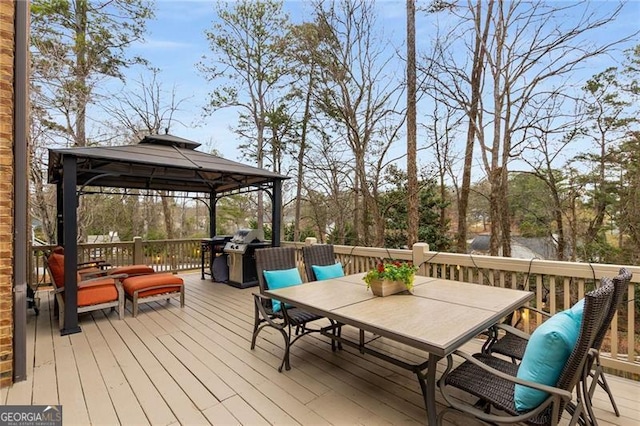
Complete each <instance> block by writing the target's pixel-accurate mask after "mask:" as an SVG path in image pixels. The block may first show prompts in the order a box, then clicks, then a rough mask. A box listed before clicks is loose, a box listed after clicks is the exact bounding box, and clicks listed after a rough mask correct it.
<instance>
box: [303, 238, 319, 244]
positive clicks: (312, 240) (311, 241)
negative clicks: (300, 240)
mask: <svg viewBox="0 0 640 426" xmlns="http://www.w3.org/2000/svg"><path fill="white" fill-rule="evenodd" d="M314 244H318V239H317V238H316V237H307V238H305V239H304V245H305V246H312V245H314Z"/></svg>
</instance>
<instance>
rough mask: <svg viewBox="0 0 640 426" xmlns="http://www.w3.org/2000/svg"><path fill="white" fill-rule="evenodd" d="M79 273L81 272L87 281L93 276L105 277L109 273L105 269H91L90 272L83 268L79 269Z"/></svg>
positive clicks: (81, 275) (83, 279) (83, 278)
mask: <svg viewBox="0 0 640 426" xmlns="http://www.w3.org/2000/svg"><path fill="white" fill-rule="evenodd" d="M78 273H79V274H80V277H81V278H82V281H86V280H89V279H92V278H98V277H104V276H106V275H107V271H104V270H99V271H94V270H91V271H89V272H82V269H78Z"/></svg>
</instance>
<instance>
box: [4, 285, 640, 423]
mask: <svg viewBox="0 0 640 426" xmlns="http://www.w3.org/2000/svg"><path fill="white" fill-rule="evenodd" d="M182 276H183V278H184V279H185V281H186V283H187V284H186V306H185V307H184V308H180V307H179V304H178V301H177V300H175V299H174V300H171V302H170V303H167V302H166V301H157V302H152V303H149V304H146V305H142V306H141V309H140V312H139V314H138V316H137V317H136V318H132V317H131V306H130V305H128V306H127V312H126V318H125V319H124V320H119V319H118V318H117V315H115V313H114V312H110V311H109V310H104V311H98V312H93V313H90V314H84V315H81V316H80V326H81V327H82V330H83V332H82V333H80V334H74V335H71V336H60V335H59V332H58V327H57V325H58V323H57V319H56V318H53V312H52V310H53V299H52V298H51V297H50V296H49V294H48V293H43V292H41V293H40V297H41V298H42V305H41V308H42V309H41V314H40V316H38V317H36V316H34V315H32V314H30V315H29V316H28V321H27V355H28V357H29V359H28V363H27V373H28V375H27V380H25V381H23V382H20V383H16V384H14V385H13V386H11V387H10V388H8V389H6V390H3V391H2V393H1V394H0V402H1V403H3V404H4V403H6V404H57V403H61V404H63V405H64V408H63V417H64V423H65V425H67V424H69V425H75V424H78V425H85V424H124V425H129V424H131V425H142V424H153V425H171V424H185V425H187V424H188V425H191V424H213V425H237V424H242V425H269V424H284V425H330V424H334V425H347V424H363V425H365V424H376V425H378V424H423V423H424V421H425V411H424V405H423V400H422V395H421V393H420V388H419V385H418V383H417V380H416V379H415V377H414V375H413V374H412V373H410V372H407V371H405V370H403V369H401V368H399V367H396V366H394V365H391V364H388V363H386V362H384V361H382V360H379V359H376V358H373V357H371V356H367V355H364V356H363V355H361V354H360V353H358V352H357V350H355V349H353V348H349V347H345V348H344V349H343V350H341V351H337V352H332V351H331V345H329V344H328V342H327V340H326V338H324V337H322V336H319V335H310V336H305V337H304V338H302V339H301V340H300V341H298V342H296V344H295V345H294V346H293V347H292V349H291V366H292V369H291V370H290V371H285V372H283V373H278V371H277V367H278V366H279V365H280V362H281V359H282V358H281V357H282V354H283V342H282V336H281V335H280V334H279V333H278V332H277V331H274V330H273V329H265V330H263V331H262V332H261V333H260V335H259V336H258V339H257V345H256V348H255V350H251V349H250V344H251V333H252V330H253V314H254V307H253V298H252V296H251V293H252V292H254V291H256V288H250V289H244V290H241V289H236V288H233V287H230V286H227V285H225V284H220V283H213V282H211V281H209V280H200V274H199V273H194V274H185V275H182ZM357 333H358V332H357V330H355V329H353V328H350V327H344V329H343V335H345V336H349V337H351V338H357ZM367 337H368V338H370V337H373V336H371V335H367ZM371 345H372V346H373V347H375V348H376V349H377V350H380V351H382V352H384V353H387V354H390V355H393V356H396V357H401V358H403V359H405V360H407V361H408V362H413V363H415V362H419V361H421V360H424V359H425V357H426V354H425V353H424V352H422V351H419V350H416V349H412V348H409V347H406V346H405V345H402V344H400V343H397V342H392V341H389V340H387V339H382V338H381V339H378V340H376V341H375V342H373V343H372V344H371ZM480 345H481V341H472V342H470V343H469V344H467V345H465V348H464V349H465V350H467V351H468V352H473V351H477V350H478V349H479V348H480ZM444 367H445V365H444V363H443V362H441V363H440V364H439V365H438V371H439V372H442V371H443V370H444ZM607 377H608V380H609V383H610V385H611V387H612V389H613V392H614V395H615V398H616V401H617V403H618V406H619V408H620V411H621V412H622V417H620V418H616V417H615V415H614V414H613V412H612V410H611V407H610V404H609V399H608V397H607V396H606V394H604V392H602V391H601V390H600V389H598V391H597V393H596V396H595V405H596V408H595V411H596V415H597V416H598V419H599V423H600V424H601V425H618V426H630V425H638V424H639V422H638V420H637V419H639V418H640V410H639V408H638V406H639V405H640V404H639V403H640V383H638V382H637V381H631V380H627V379H623V378H619V377H615V376H611V375H608V376H607ZM442 402H443V401H442V399H441V397H440V395H439V394H438V409H439V410H442V409H443V405H442ZM445 424H447V425H468V424H476V423H474V422H472V421H471V419H469V418H468V417H464V416H462V415H460V414H457V413H449V414H447V416H446V417H445Z"/></svg>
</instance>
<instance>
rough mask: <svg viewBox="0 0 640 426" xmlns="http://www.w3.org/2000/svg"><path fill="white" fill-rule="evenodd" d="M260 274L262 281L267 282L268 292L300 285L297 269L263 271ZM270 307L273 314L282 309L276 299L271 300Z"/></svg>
mask: <svg viewBox="0 0 640 426" xmlns="http://www.w3.org/2000/svg"><path fill="white" fill-rule="evenodd" d="M262 274H263V275H264V280H265V281H266V282H267V288H268V289H269V290H277V289H279V288H285V287H292V286H294V285H298V284H302V278H301V277H300V271H298V268H291V269H280V270H277V271H263V272H262ZM271 307H272V309H273V312H278V311H280V309H282V306H281V303H280V301H279V300H276V299H271Z"/></svg>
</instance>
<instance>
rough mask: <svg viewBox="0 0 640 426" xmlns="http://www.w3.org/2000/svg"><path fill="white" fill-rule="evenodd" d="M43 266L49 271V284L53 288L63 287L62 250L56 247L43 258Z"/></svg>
mask: <svg viewBox="0 0 640 426" xmlns="http://www.w3.org/2000/svg"><path fill="white" fill-rule="evenodd" d="M44 264H45V266H46V268H47V270H48V271H49V276H50V277H51V283H52V284H53V286H54V287H55V288H62V287H64V250H63V249H62V247H60V246H58V247H56V248H54V249H53V250H52V251H51V252H50V253H49V254H48V255H47V256H45V258H44Z"/></svg>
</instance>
